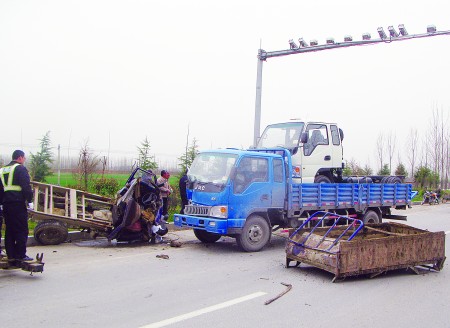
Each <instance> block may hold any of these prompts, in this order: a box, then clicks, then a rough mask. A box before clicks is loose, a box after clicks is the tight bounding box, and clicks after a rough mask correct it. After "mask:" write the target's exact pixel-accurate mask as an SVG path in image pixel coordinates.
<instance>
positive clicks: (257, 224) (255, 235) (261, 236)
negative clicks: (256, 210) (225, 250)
mask: <svg viewBox="0 0 450 328" xmlns="http://www.w3.org/2000/svg"><path fill="white" fill-rule="evenodd" d="M270 234H271V231H270V227H269V223H267V221H266V220H265V219H264V218H263V217H261V216H259V215H254V216H251V217H249V218H248V219H247V220H246V222H245V225H244V228H243V229H242V233H241V234H240V235H238V236H237V237H236V242H237V244H238V246H239V248H240V249H241V250H243V251H245V252H258V251H260V250H261V249H263V248H264V246H266V244H267V243H268V242H269V240H270Z"/></svg>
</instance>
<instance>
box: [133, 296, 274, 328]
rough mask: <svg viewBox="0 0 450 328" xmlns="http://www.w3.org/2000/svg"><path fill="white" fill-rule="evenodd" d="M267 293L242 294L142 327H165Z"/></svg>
mask: <svg viewBox="0 0 450 328" xmlns="http://www.w3.org/2000/svg"><path fill="white" fill-rule="evenodd" d="M266 294H267V293H264V292H256V293H253V294H250V295H247V296H242V297H239V298H235V299H234V300H230V301H226V302H223V303H220V304H216V305H213V306H208V307H206V308H203V309H200V310H196V311H192V312H189V313H186V314H182V315H179V316H176V317H173V318H169V319H166V320H162V321H159V322H155V323H151V324H149V325H145V326H142V327H140V328H159V327H165V326H168V325H171V324H173V323H176V322H180V321H184V320H187V319H191V318H194V317H198V316H200V315H202V314H206V313H209V312H213V311H217V310H220V309H223V308H226V307H229V306H232V305H235V304H238V303H242V302H245V301H249V300H251V299H254V298H256V297H260V296H263V295H266Z"/></svg>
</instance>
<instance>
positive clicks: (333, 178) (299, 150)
mask: <svg viewBox="0 0 450 328" xmlns="http://www.w3.org/2000/svg"><path fill="white" fill-rule="evenodd" d="M343 139H344V132H343V131H342V129H340V128H339V127H338V125H337V124H336V123H325V122H302V121H299V120H292V121H289V122H285V123H276V124H271V125H268V126H267V127H266V128H265V130H264V132H263V133H262V135H261V137H260V138H259V140H258V144H257V146H256V148H257V149H267V148H277V147H281V148H285V149H288V150H289V151H290V153H291V154H292V165H293V169H294V171H295V173H294V181H295V182H296V183H341V182H352V183H358V182H367V183H372V182H374V183H401V182H402V177H398V176H376V175H372V176H366V177H359V178H358V177H351V178H344V177H343V176H342V171H343V168H344V161H343V148H342V140H343Z"/></svg>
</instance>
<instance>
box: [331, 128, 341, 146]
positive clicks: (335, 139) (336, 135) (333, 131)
mask: <svg viewBox="0 0 450 328" xmlns="http://www.w3.org/2000/svg"><path fill="white" fill-rule="evenodd" d="M330 130H331V142H333V145H335V146H339V145H340V144H341V142H340V140H339V130H338V127H337V126H336V125H331V126H330Z"/></svg>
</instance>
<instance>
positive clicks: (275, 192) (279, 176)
mask: <svg viewBox="0 0 450 328" xmlns="http://www.w3.org/2000/svg"><path fill="white" fill-rule="evenodd" d="M283 163H284V162H283V160H282V159H281V158H274V159H273V160H272V169H273V185H272V208H284V203H285V200H286V194H287V192H286V178H285V174H284V165H283Z"/></svg>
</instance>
